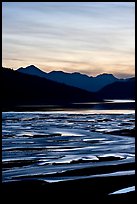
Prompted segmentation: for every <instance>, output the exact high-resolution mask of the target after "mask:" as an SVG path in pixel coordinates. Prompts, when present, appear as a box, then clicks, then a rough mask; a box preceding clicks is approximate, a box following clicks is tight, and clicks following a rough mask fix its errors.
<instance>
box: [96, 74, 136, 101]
mask: <svg viewBox="0 0 137 204" xmlns="http://www.w3.org/2000/svg"><path fill="white" fill-rule="evenodd" d="M97 93H98V94H99V96H100V97H102V98H104V99H135V78H134V77H133V78H129V79H125V80H123V81H118V82H114V83H112V84H109V85H107V86H105V87H104V88H102V89H101V90H100V91H99V92H97Z"/></svg>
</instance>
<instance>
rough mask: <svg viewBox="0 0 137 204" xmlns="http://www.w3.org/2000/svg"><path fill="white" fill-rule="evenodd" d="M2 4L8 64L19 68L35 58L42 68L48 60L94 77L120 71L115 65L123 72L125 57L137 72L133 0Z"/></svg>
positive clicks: (4, 49)
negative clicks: (119, 0) (101, 73)
mask: <svg viewBox="0 0 137 204" xmlns="http://www.w3.org/2000/svg"><path fill="white" fill-rule="evenodd" d="M2 5H3V12H2V15H3V16H2V21H3V23H2V48H3V51H2V52H3V63H4V64H7V65H8V66H10V65H11V66H12V67H15V68H16V66H19V65H21V63H22V62H23V64H27V63H29V64H34V62H35V64H40V65H41V67H44V64H48V65H49V66H51V67H52V68H53V69H57V68H58V67H59V66H60V67H62V69H63V70H65V69H66V70H74V71H75V70H77V71H78V70H79V71H82V72H85V73H91V75H92V74H95V72H102V71H103V70H104V72H106V71H108V67H109V69H110V70H111V71H113V72H115V69H116V70H117V68H115V69H114V67H115V65H116V64H117V66H118V64H119V66H118V67H119V73H120V65H121V70H122V72H123V65H122V64H124V61H125V62H127V64H128V63H129V65H130V68H131V72H132V73H133V72H134V55H135V39H134V37H135V25H134V24H135V20H134V17H135V8H134V7H135V6H134V4H133V3H128V2H108V3H107V2H102V3H101V2H100V3H98V2H78V3H77V2H60V3H56V2H27V3H26V2H20V3H17V2H11V3H10V2H7V3H5V2H4V3H3V4H2ZM9 19H10V20H9ZM11 50H12V52H11ZM13 59H16V60H13ZM127 59H129V61H130V62H128V61H127ZM91 67H92V68H91ZM94 67H96V71H95V70H94V69H93V68H94ZM110 67H111V68H110ZM112 68H113V69H112ZM127 71H128V69H127V66H125V72H127Z"/></svg>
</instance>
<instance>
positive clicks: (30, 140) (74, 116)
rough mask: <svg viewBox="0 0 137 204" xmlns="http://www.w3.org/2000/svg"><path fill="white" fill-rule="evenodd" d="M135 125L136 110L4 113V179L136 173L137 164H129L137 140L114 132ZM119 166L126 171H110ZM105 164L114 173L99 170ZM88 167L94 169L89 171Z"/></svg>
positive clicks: (57, 180)
mask: <svg viewBox="0 0 137 204" xmlns="http://www.w3.org/2000/svg"><path fill="white" fill-rule="evenodd" d="M95 113H96V114H95ZM134 127H135V113H134V110H75V111H74V110H73V111H72V110H69V111H68V110H62V111H50V112H49V111H47V112H42V111H41V112H4V113H2V164H3V170H2V180H3V182H8V181H18V180H23V179H38V180H42V181H47V182H59V181H66V180H75V179H79V178H92V177H103V176H117V175H119V176H120V175H133V174H134V173H135V171H134V168H133V167H132V168H125V167H124V166H125V165H127V164H128V165H130V166H133V165H132V164H134V162H135V138H134V137H130V136H119V135H113V134H112V133H111V132H112V131H114V130H122V129H128V130H130V129H133V128H134ZM106 133H107V134H106ZM110 133H111V134H110ZM116 165H117V166H119V165H123V169H121V168H120V169H117V170H116V171H114V170H113V171H111V170H110V169H111V168H112V169H113V166H116ZM104 166H109V167H110V168H109V171H106V170H105V171H104V170H103V168H102V171H101V170H100V171H98V169H101V167H104ZM85 169H90V171H88V173H86V174H85V173H84V171H82V170H85ZM80 172H81V173H80Z"/></svg>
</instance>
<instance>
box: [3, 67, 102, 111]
mask: <svg viewBox="0 0 137 204" xmlns="http://www.w3.org/2000/svg"><path fill="white" fill-rule="evenodd" d="M1 73H2V75H1V76H2V78H1V82H2V90H3V91H2V95H1V105H2V107H14V106H18V105H45V104H56V105H57V104H61V105H64V104H65V105H66V104H71V103H75V102H91V101H98V100H99V99H98V98H97V97H96V94H95V93H91V92H88V91H85V90H81V89H79V88H75V87H72V86H68V85H65V84H61V83H58V82H55V81H52V80H49V79H45V78H42V77H39V76H33V75H29V74H24V73H20V72H18V71H14V70H11V69H8V68H2V72H1Z"/></svg>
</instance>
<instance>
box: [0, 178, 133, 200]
mask: <svg viewBox="0 0 137 204" xmlns="http://www.w3.org/2000/svg"><path fill="white" fill-rule="evenodd" d="M133 185H135V176H134V175H126V176H115V177H102V178H91V179H80V180H75V181H74V180H73V181H65V182H57V183H46V182H42V181H36V180H30V181H29V180H28V181H21V182H8V183H3V184H2V198H4V201H5V202H6V201H8V200H10V202H15V201H17V200H18V196H19V197H20V199H21V200H26V201H27V200H28V199H31V200H33V199H34V200H36V199H38V200H42V199H43V201H44V202H43V203H51V202H53V201H54V202H57V203H59V202H62V203H66V202H71V203H74V201H75V202H76V201H77V202H76V203H78V202H79V200H80V201H83V202H84V203H85V201H86V203H87V202H88V203H110V204H111V203H115V204H125V203H128V204H132V203H135V202H136V201H135V192H129V193H124V194H117V195H108V194H109V192H114V191H117V190H119V189H121V188H122V187H123V188H126V187H130V186H133ZM20 199H19V200H20ZM47 201H49V202H47ZM40 203H41V202H40ZM80 203H81V202H80Z"/></svg>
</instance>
